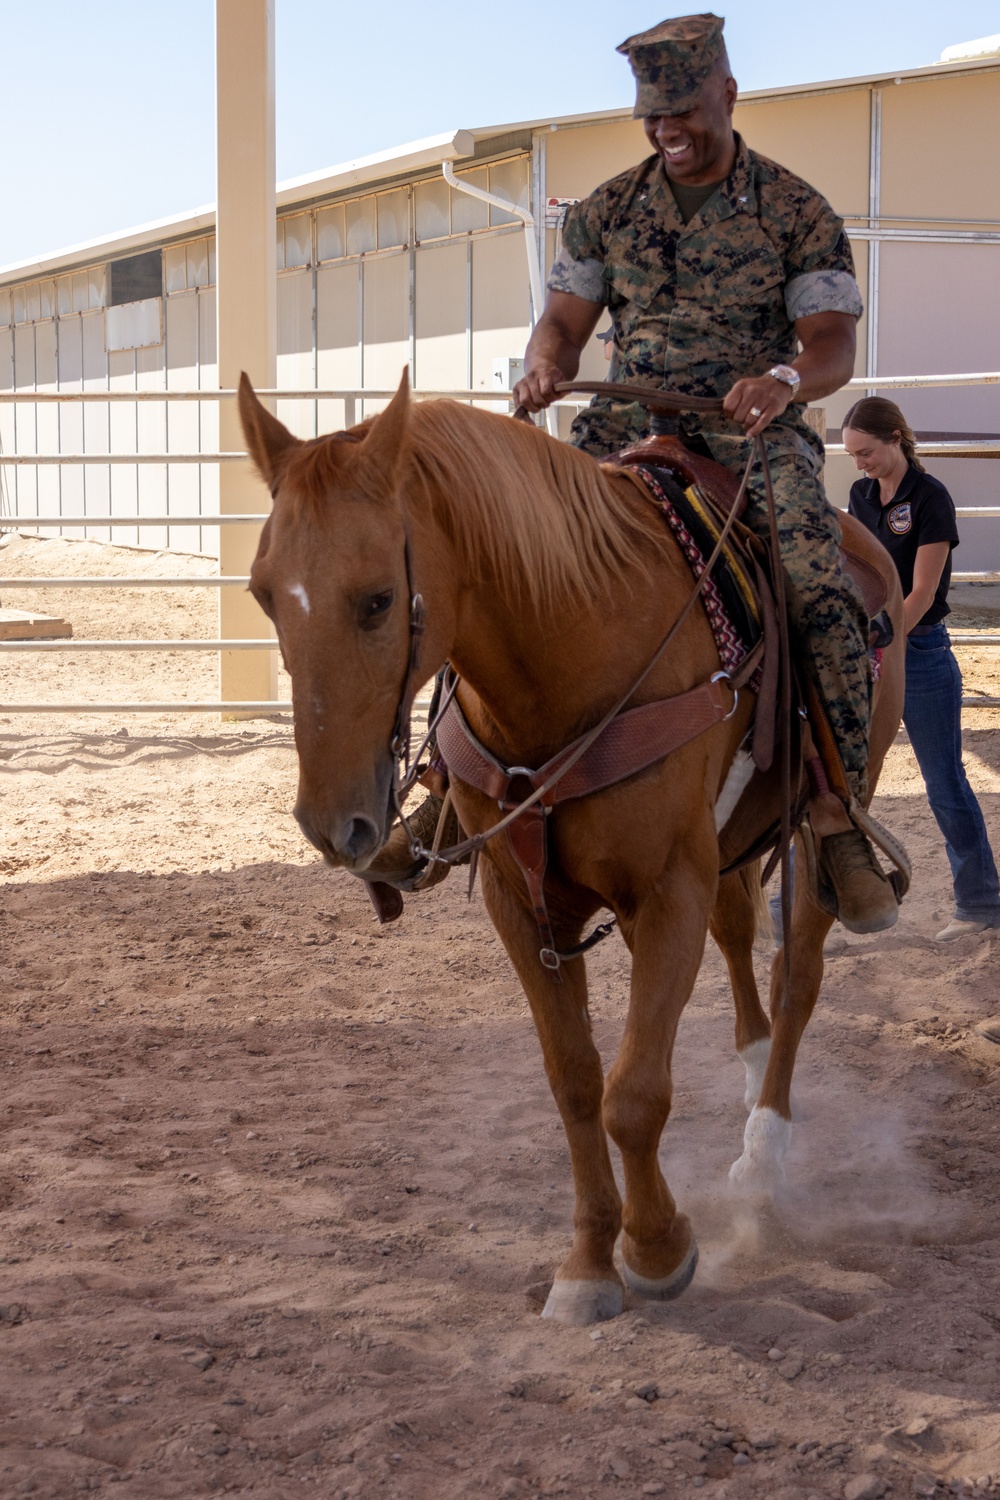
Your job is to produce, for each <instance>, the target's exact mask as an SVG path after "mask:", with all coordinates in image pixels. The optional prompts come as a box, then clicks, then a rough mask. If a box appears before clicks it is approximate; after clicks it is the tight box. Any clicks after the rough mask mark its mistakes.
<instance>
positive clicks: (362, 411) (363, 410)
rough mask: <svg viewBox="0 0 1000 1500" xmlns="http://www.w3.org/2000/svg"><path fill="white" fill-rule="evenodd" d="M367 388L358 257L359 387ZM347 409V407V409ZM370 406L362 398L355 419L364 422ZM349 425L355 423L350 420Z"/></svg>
mask: <svg viewBox="0 0 1000 1500" xmlns="http://www.w3.org/2000/svg"><path fill="white" fill-rule="evenodd" d="M364 388H365V258H364V256H363V255H362V256H360V257H359V258H358V389H359V390H361V391H363V390H364ZM345 410H346V409H345ZM367 412H368V408H367V406H366V405H365V398H364V396H362V397H361V398H360V405H358V406H356V407H355V421H358V422H363V421H364V419H365V416H366V415H367ZM347 425H348V426H349V427H353V425H354V423H353V422H349V423H348V424H347Z"/></svg>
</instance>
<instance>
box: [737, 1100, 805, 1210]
mask: <svg viewBox="0 0 1000 1500" xmlns="http://www.w3.org/2000/svg"><path fill="white" fill-rule="evenodd" d="M791 1136H792V1127H791V1124H790V1122H789V1121H788V1120H786V1119H784V1118H783V1117H782V1116H781V1115H779V1114H778V1111H777V1110H776V1109H768V1108H766V1107H765V1108H764V1109H761V1108H760V1107H759V1106H758V1105H756V1104H755V1105H754V1107H753V1109H752V1110H751V1111H750V1118H749V1119H748V1120H747V1123H746V1129H745V1130H744V1132H743V1155H742V1156H741V1157H740V1158H739V1159H738V1160H737V1161H734V1162H733V1164H732V1166H731V1167H730V1168H729V1181H730V1182H731V1183H732V1184H733V1186H734V1187H737V1188H739V1189H740V1190H741V1191H742V1192H749V1193H772V1192H774V1191H775V1189H776V1188H779V1187H781V1186H782V1185H783V1184H784V1181H785V1167H784V1155H785V1152H786V1151H787V1150H788V1143H789V1141H790V1140H791Z"/></svg>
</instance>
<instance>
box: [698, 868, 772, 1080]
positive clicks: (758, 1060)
mask: <svg viewBox="0 0 1000 1500" xmlns="http://www.w3.org/2000/svg"><path fill="white" fill-rule="evenodd" d="M766 910H767V908H766V904H765V902H764V896H763V891H762V890H761V886H760V863H759V861H757V862H755V863H754V864H752V865H748V866H747V867H746V868H745V869H743V870H739V871H737V872H736V874H734V875H726V876H724V877H723V879H722V880H720V881H719V894H718V896H717V897H716V901H715V909H714V911H713V912H712V919H711V922H710V924H709V930H710V931H711V934H712V936H713V938H714V939H715V941H716V942H717V943H718V945H719V948H720V949H721V951H722V956H723V957H724V958H725V960H726V967H727V968H728V969H729V982H730V984H731V986H732V990H733V1001H734V1003H735V1006H736V1052H737V1055H738V1057H739V1059H740V1061H741V1062H742V1064H743V1067H744V1069H745V1072H746V1091H745V1093H744V1096H743V1101H744V1103H745V1105H746V1107H747V1109H748V1110H751V1109H753V1107H754V1105H755V1104H756V1103H757V1099H758V1097H759V1095H760V1090H761V1085H762V1083H763V1081H764V1073H765V1071H766V1069H767V1063H768V1058H769V1056H770V1052H771V1028H770V1026H769V1025H768V1022H767V1017H766V1016H765V1014H764V1011H763V1008H762V1006H761V1003H760V996H759V995H758V993H757V980H756V978H755V977H754V972H753V945H754V938H755V937H756V935H757V930H758V926H759V925H760V923H761V919H762V914H763V912H766Z"/></svg>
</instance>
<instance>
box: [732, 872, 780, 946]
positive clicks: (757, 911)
mask: <svg viewBox="0 0 1000 1500" xmlns="http://www.w3.org/2000/svg"><path fill="white" fill-rule="evenodd" d="M737 874H738V875H739V878H740V880H741V881H742V882H743V888H744V890H745V891H746V893H747V895H748V896H749V897H750V901H751V904H752V906H753V921H754V931H755V933H756V935H757V938H758V939H759V941H761V942H765V943H772V942H773V941H774V923H773V922H772V921H771V908H770V906H769V905H768V901H767V895H766V893H765V891H764V887H763V885H762V884H761V878H760V875H761V861H760V860H759V859H755V860H752V861H751V863H750V864H748V865H744V866H743V868H742V870H739V871H737Z"/></svg>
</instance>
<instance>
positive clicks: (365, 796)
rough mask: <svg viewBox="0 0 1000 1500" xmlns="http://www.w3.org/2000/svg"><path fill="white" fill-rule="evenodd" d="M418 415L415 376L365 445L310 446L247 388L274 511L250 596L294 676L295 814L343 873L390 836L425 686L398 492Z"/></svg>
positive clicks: (355, 441) (251, 434)
mask: <svg viewBox="0 0 1000 1500" xmlns="http://www.w3.org/2000/svg"><path fill="white" fill-rule="evenodd" d="M408 406H409V385H408V382H407V379H406V377H405V375H404V378H403V381H402V382H401V384H400V388H399V390H398V392H397V393H396V396H395V397H394V398H393V400H392V402H391V404H390V405H389V407H388V408H387V409H386V411H384V412H383V413H382V414H381V415H380V416H378V417H377V418H376V419H375V420H374V422H373V423H372V424H371V425H370V427H369V428H368V430H367V431H366V432H364V433H363V434H360V435H357V436H355V435H354V434H341V435H339V436H332V437H325V438H319V439H316V440H315V441H312V442H301V441H300V440H299V439H297V438H295V437H293V436H292V434H291V433H290V432H289V431H288V429H287V428H285V427H284V426H282V424H281V423H280V422H279V421H278V420H277V419H276V418H275V417H273V416H272V415H271V414H270V412H268V411H267V410H266V409H265V408H264V407H263V406H262V405H261V403H260V401H259V400H258V399H257V397H256V395H255V394H254V392H253V388H252V387H251V385H250V382H249V380H248V379H247V377H246V376H245V375H244V376H243V378H242V381H241V382H240V395H239V408H240V417H241V420H242V423H243V431H244V435H245V437H246V442H247V447H248V449H249V451H250V455H251V457H252V458H253V461H254V463H255V464H256V466H257V468H258V470H259V471H260V474H261V476H262V477H263V479H264V481H265V482H266V484H267V486H268V488H269V489H270V491H271V494H272V497H273V500H274V508H273V510H272V512H271V515H270V516H269V518H268V520H267V522H266V523H265V526H264V529H263V532H262V534H261V538H260V545H259V547H258V549H257V556H256V558H255V559H254V563H253V569H252V571H251V576H250V591H251V593H252V594H253V596H254V598H255V599H256V600H257V602H258V604H259V605H260V606H261V608H262V609H263V610H264V613H265V614H266V615H267V616H268V617H269V618H270V619H271V620H272V621H273V622H274V625H275V628H276V630H277V633H278V640H279V642H280V645H281V653H282V657H283V659H284V662H285V665H286V667H287V669H288V671H289V673H290V674H291V677H292V685H293V690H294V707H295V742H296V746H297V748H298V753H299V788H298V797H297V799H296V804H295V816H296V818H297V820H298V822H299V825H300V826H301V828H302V831H303V833H304V834H305V835H306V837H307V838H308V839H309V840H310V841H311V842H312V843H313V844H315V846H316V848H317V849H319V850H320V851H321V852H322V853H323V855H325V857H326V859H327V860H328V861H329V862H330V863H331V864H336V865H345V866H346V867H347V868H348V869H355V870H361V869H364V867H365V866H366V864H367V863H368V862H369V861H370V860H371V858H372V856H373V855H374V854H375V853H376V852H377V851H378V850H379V849H380V848H381V846H382V844H383V843H384V841H385V838H386V836H387V834H388V830H389V824H390V822H391V807H390V796H391V788H392V773H393V760H392V753H391V749H390V742H391V739H392V735H393V730H394V726H395V721H396V714H397V709H398V706H399V703H400V698H401V696H402V694H403V692H404V691H405V690H406V689H407V687H409V688H410V689H411V690H412V689H413V688H415V686H416V683H408V681H407V679H408V676H409V670H408V669H409V661H410V598H409V586H408V579H407V563H406V530H405V523H404V513H403V508H402V503H401V500H400V496H399V492H398V489H399V478H400V469H401V464H402V461H403V452H404V446H405V439H406V429H407V419H408ZM424 675H425V676H426V675H428V674H426V673H425V674H424Z"/></svg>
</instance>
